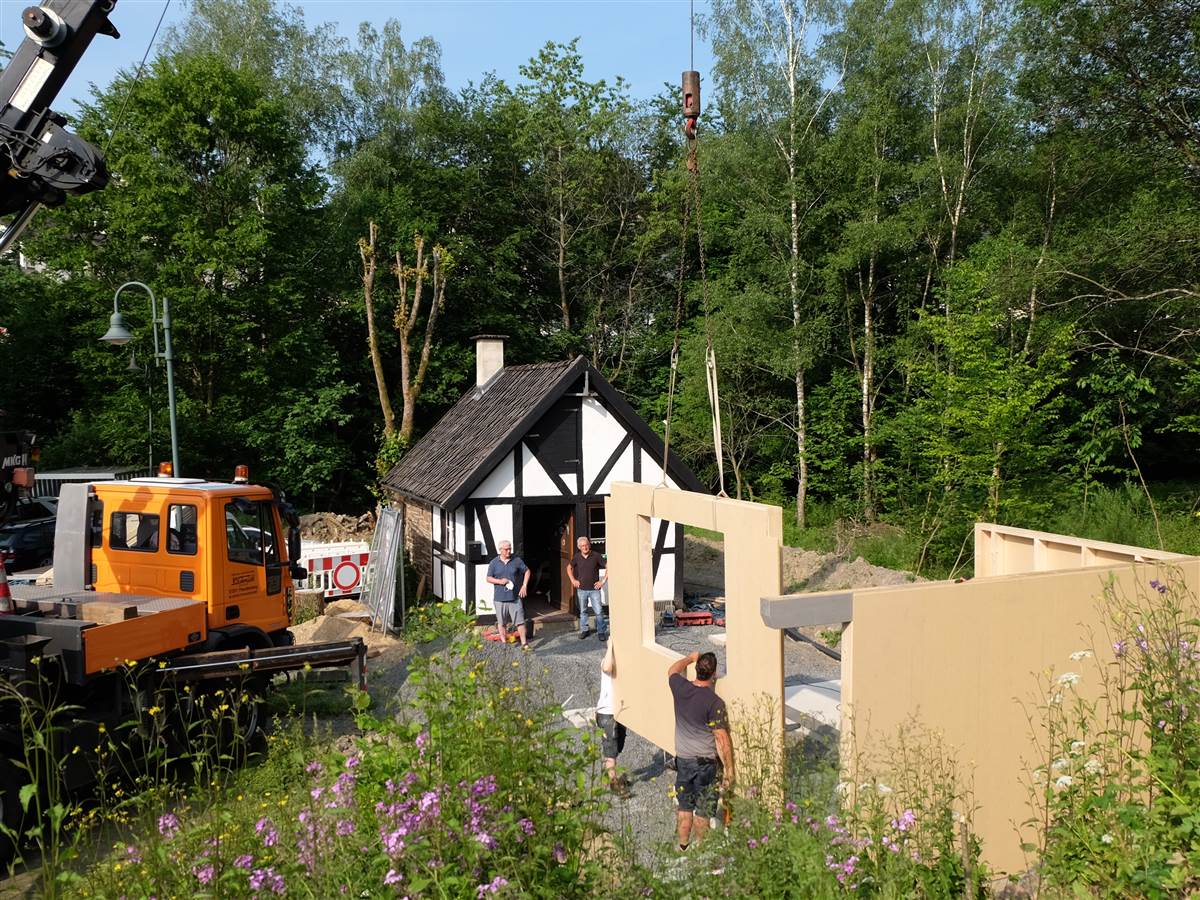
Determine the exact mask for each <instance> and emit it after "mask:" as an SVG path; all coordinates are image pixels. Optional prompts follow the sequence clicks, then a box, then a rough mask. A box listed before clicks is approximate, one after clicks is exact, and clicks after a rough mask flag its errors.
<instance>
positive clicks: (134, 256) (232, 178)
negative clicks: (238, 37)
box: [33, 53, 350, 494]
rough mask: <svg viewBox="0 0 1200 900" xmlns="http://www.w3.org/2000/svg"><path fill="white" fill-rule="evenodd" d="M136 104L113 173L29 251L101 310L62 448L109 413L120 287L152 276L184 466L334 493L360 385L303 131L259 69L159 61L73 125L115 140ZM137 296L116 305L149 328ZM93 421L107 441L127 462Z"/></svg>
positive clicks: (84, 436) (59, 215)
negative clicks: (89, 372)
mask: <svg viewBox="0 0 1200 900" xmlns="http://www.w3.org/2000/svg"><path fill="white" fill-rule="evenodd" d="M131 91H132V93H131ZM126 97H129V100H128V106H127V109H126V113H125V120H124V125H123V127H122V128H121V129H120V130H119V131H118V132H117V133H116V135H115V136H114V137H113V141H112V147H111V150H110V153H109V165H110V168H111V169H112V170H113V172H114V174H115V176H116V177H115V178H114V183H113V184H112V185H110V186H109V188H108V189H106V190H105V191H102V192H99V193H96V194H93V195H89V196H88V197H86V198H80V202H79V203H75V204H68V205H67V206H65V207H63V208H62V209H61V210H57V211H55V212H54V213H53V214H52V215H48V216H47V217H46V218H45V219H44V220H43V221H42V222H41V223H40V224H41V226H42V227H41V228H40V232H39V237H38V240H37V241H36V242H35V243H34V245H33V253H34V255H35V257H36V258H39V259H42V260H44V261H45V263H46V264H47V266H48V267H49V268H50V270H51V271H55V270H62V271H68V272H72V273H75V275H74V277H73V278H72V280H71V285H72V288H73V289H74V290H76V291H79V292H80V293H82V294H85V295H87V296H88V297H90V299H91V300H92V302H93V303H94V306H92V307H91V309H92V315H91V319H90V321H89V322H88V323H87V327H88V328H89V329H90V330H91V334H89V335H88V337H87V338H85V340H86V343H85V344H83V347H84V348H87V350H86V352H85V354H84V360H85V363H86V365H88V366H90V367H92V368H93V369H94V370H95V376H96V377H95V378H94V380H93V379H89V381H88V383H87V386H86V390H85V392H84V394H83V396H82V397H80V398H79V399H78V403H79V405H78V407H77V418H76V420H75V423H76V424H75V427H74V429H73V430H74V431H76V432H77V434H76V435H75V436H72V434H71V433H70V431H69V432H68V433H66V434H64V435H62V436H61V440H62V441H63V442H64V443H65V444H73V445H75V446H78V445H80V444H83V443H86V442H87V441H89V440H92V438H93V435H94V433H95V431H96V430H97V429H96V428H95V424H96V423H97V422H99V421H104V420H105V419H106V418H108V417H111V416H112V415H114V414H115V413H116V411H117V407H118V406H119V402H120V398H121V397H122V396H124V393H125V392H123V391H117V392H116V393H115V395H114V393H113V392H112V391H111V386H112V384H113V382H114V380H116V379H117V378H118V377H119V376H118V375H117V371H118V369H119V368H121V367H123V365H124V360H123V359H121V360H118V359H117V358H116V356H114V355H113V354H111V353H109V354H108V355H107V356H105V357H99V358H98V357H97V351H96V350H94V349H91V348H92V347H93V346H94V345H95V335H96V334H99V333H100V332H101V331H102V330H103V329H102V326H101V322H102V321H103V320H104V317H105V316H106V315H107V311H106V306H107V303H106V301H105V299H104V298H105V297H106V296H110V295H111V290H112V287H113V286H114V285H115V284H119V283H121V282H122V281H125V280H128V279H133V278H136V279H139V280H147V281H148V282H150V283H151V284H152V287H154V288H155V290H156V292H157V293H158V294H159V295H160V296H162V297H166V298H168V299H169V301H170V303H171V306H172V314H173V319H174V325H175V335H174V336H175V347H176V356H177V361H176V384H177V390H178V392H179V394H180V396H179V420H180V430H181V442H182V444H183V447H182V450H183V452H182V456H183V458H184V461H185V462H184V470H185V472H186V471H187V470H188V469H189V468H190V469H191V470H192V471H197V472H206V473H211V474H214V475H215V474H217V473H224V472H226V471H228V470H229V467H230V466H232V464H233V463H234V462H237V461H246V462H250V463H252V464H254V465H255V466H256V469H257V471H259V472H261V473H262V474H263V475H264V476H269V477H274V478H276V479H277V480H279V481H281V482H283V483H285V484H287V485H288V486H289V487H290V488H292V489H293V490H295V491H304V492H307V493H314V494H315V493H320V492H323V491H327V490H328V489H329V485H328V483H327V482H326V481H324V480H322V481H316V480H314V473H318V472H320V471H321V462H320V461H319V457H326V456H328V457H329V458H331V459H337V458H338V456H339V454H342V455H344V453H345V448H344V445H343V444H342V439H341V438H340V437H339V435H338V433H337V427H338V426H339V424H341V423H344V421H345V417H344V411H342V410H339V409H334V408H333V407H334V406H336V405H337V404H338V403H339V402H340V401H341V400H342V399H343V398H346V397H347V396H348V395H349V393H350V390H349V388H348V386H347V384H346V383H345V382H344V381H343V376H342V375H340V374H339V372H338V366H337V365H336V363H335V362H333V361H335V360H336V359H337V355H336V354H335V353H333V352H332V351H331V348H330V346H329V343H328V341H327V340H326V329H327V328H328V327H329V324H330V323H331V320H333V319H335V318H336V315H337V313H336V310H335V311H333V312H332V315H331V311H330V310H329V303H328V293H327V286H326V284H325V281H324V278H323V273H322V272H321V268H320V266H319V265H318V264H317V257H318V256H319V248H320V230H321V222H322V219H321V216H320V213H319V211H318V210H317V208H316V204H317V203H318V201H319V200H320V198H321V196H322V193H323V184H322V182H321V180H320V179H319V177H318V176H317V173H316V171H315V170H314V168H313V167H312V166H310V165H309V164H308V163H307V162H306V147H305V143H304V136H303V135H302V134H300V133H298V132H297V131H296V130H295V129H294V128H293V127H292V125H293V122H292V116H291V115H290V114H289V111H288V110H287V109H286V108H285V106H284V104H283V103H282V101H280V100H277V99H273V98H272V97H270V96H269V95H268V93H267V92H266V90H265V87H264V85H263V84H262V82H261V81H260V80H259V79H258V78H256V77H254V76H252V75H249V74H242V73H239V72H237V71H235V70H234V69H232V68H230V66H229V64H228V63H227V62H225V61H224V60H223V59H220V58H218V57H213V56H204V55H200V54H196V53H185V54H180V55H179V56H175V57H163V58H160V59H159V60H158V61H157V62H156V63H155V64H154V66H153V68H152V69H151V72H150V74H149V75H148V76H147V77H145V78H143V79H142V81H141V82H140V83H138V84H137V85H136V87H133V86H132V85H131V83H130V81H129V80H128V79H125V80H119V81H118V82H116V83H115V84H114V85H113V86H111V87H110V88H109V89H108V90H107V91H104V92H101V93H100V94H99V95H98V96H97V98H96V102H95V104H94V105H92V106H90V107H89V108H87V109H85V111H84V114H83V117H82V120H81V123H80V131H81V132H82V133H84V134H86V135H88V136H89V137H91V138H92V139H95V136H96V135H99V134H105V133H107V132H108V130H109V123H110V122H111V121H112V116H113V114H114V113H115V111H116V110H117V109H118V108H119V107H121V106H122V105H123V104H125V102H126ZM133 296H134V295H126V296H125V297H124V298H123V299H124V300H125V303H126V305H127V308H128V310H129V315H130V318H131V319H133V320H134V322H135V323H136V324H139V325H141V326H142V327H143V328H144V327H145V325H146V324H148V323H146V321H145V318H144V317H143V316H142V315H141V312H140V310H139V308H138V306H137V305H136V301H134V302H131V297H133ZM314 373H319V374H320V375H321V376H322V381H321V382H315V381H314V380H313V379H312V377H311V376H312V375H313V374H314ZM159 396H161V395H159ZM84 410H86V414H84V413H83V411H84ZM296 416H300V418H299V420H298V421H293V419H294V418H295V417H296ZM162 419H163V420H165V416H164V417H162ZM99 430H100V431H101V435H102V436H101V440H99V441H95V442H94V443H95V444H96V447H97V450H98V451H100V452H105V451H106V452H109V453H113V454H118V455H120V453H121V448H120V447H119V446H118V445H117V442H116V441H115V440H112V439H111V438H109V439H105V438H103V432H104V429H99ZM264 435H269V436H270V439H266V438H264ZM248 447H250V448H253V449H254V450H255V451H257V455H256V457H255V458H254V459H251V460H247V459H245V455H246V448H248ZM264 469H265V471H263V470H264Z"/></svg>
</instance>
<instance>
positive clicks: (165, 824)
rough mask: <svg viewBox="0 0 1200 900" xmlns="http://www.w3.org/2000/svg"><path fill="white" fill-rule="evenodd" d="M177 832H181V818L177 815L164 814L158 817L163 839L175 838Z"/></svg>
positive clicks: (159, 830) (159, 829)
mask: <svg viewBox="0 0 1200 900" xmlns="http://www.w3.org/2000/svg"><path fill="white" fill-rule="evenodd" d="M177 831H179V817H178V816H176V815H175V813H164V814H163V815H161V816H159V817H158V833H159V834H161V835H162V836H163V837H165V838H171V837H174V836H175V832H177Z"/></svg>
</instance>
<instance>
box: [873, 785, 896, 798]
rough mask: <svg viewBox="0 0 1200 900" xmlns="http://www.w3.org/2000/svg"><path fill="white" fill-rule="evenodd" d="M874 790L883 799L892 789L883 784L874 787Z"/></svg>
mask: <svg viewBox="0 0 1200 900" xmlns="http://www.w3.org/2000/svg"><path fill="white" fill-rule="evenodd" d="M875 790H876V791H878V792H879V793H880V794H881V795H882V796H884V797H886V796H887V795H888V794H890V793H892V789H891V788H890V787H888V786H887V785H886V784H883V783H880V784H877V785H875Z"/></svg>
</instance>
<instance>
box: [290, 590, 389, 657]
mask: <svg viewBox="0 0 1200 900" xmlns="http://www.w3.org/2000/svg"><path fill="white" fill-rule="evenodd" d="M288 630H289V631H291V633H292V635H293V636H294V637H295V638H296V643H297V644H320V643H323V642H325V641H346V640H350V639H351V638H356V637H360V638H362V639H363V640H364V641H365V642H366V644H367V646H368V647H369V648H370V650H371V653H372V655H374V654H375V653H377V652H382V651H384V650H389V649H391V648H392V647H399V646H401V645H402V644H403V643H404V642H403V641H401V640H400V639H398V638H395V637H393V636H392V635H390V634H386V633H384V632H381V631H379V630H378V629H375V630H372V628H371V613H370V610H368V609H367V608H366V607H365V606H363V605H362V604H361V603H357V602H356V601H354V600H337V601H334V602H333V603H330V604H328V605H326V607H325V613H324V614H323V615H320V616H317V617H316V618H315V619H309V620H308V621H307V622H303V623H301V624H299V625H293V626H292V627H291V628H290V629H288Z"/></svg>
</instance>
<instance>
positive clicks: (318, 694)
mask: <svg viewBox="0 0 1200 900" xmlns="http://www.w3.org/2000/svg"><path fill="white" fill-rule="evenodd" d="M349 686H350V682H349V681H348V680H347V681H324V680H320V681H318V680H316V679H305V678H295V679H292V680H291V681H288V682H287V683H286V684H277V685H276V686H275V689H274V690H272V691H271V692H270V693H269V694H268V695H267V701H266V704H265V706H266V710H267V712H268V714H269V715H272V716H280V717H285V716H289V715H293V714H296V715H303V716H305V717H308V716H313V715H316V716H320V717H322V718H323V717H325V716H341V715H349V714H350V713H351V712H352V711H353V706H352V701H351V697H350V694H349V693H348V692H347V688H348V687H349Z"/></svg>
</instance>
